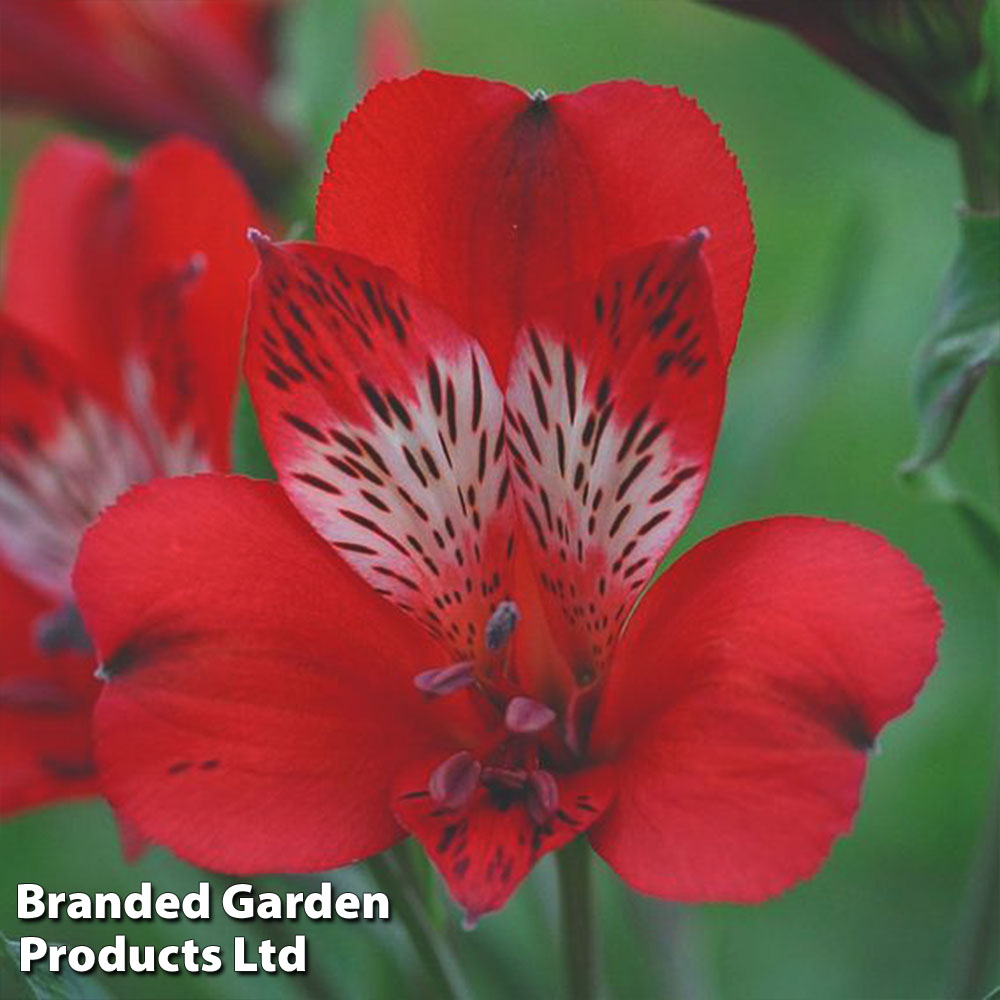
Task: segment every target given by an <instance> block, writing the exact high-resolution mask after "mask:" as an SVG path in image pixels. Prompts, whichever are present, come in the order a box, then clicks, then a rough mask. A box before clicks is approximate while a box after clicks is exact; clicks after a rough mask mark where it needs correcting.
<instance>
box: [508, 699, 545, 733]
mask: <svg viewBox="0 0 1000 1000" xmlns="http://www.w3.org/2000/svg"><path fill="white" fill-rule="evenodd" d="M555 717H556V713H555V712H553V711H552V709H551V708H549V706H548V705H543V704H542V703H541V702H540V701H535V699H534V698H524V697H521V696H518V697H517V698H511V700H510V701H509V702H508V703H507V711H506V713H505V714H504V720H503V721H504V725H505V726H506V727H507V728H508V729H509V730H510V731H511V732H512V733H538V732H541V731H542V730H543V729H545V727H546V726H549V725H551V724H552V722H554V721H555Z"/></svg>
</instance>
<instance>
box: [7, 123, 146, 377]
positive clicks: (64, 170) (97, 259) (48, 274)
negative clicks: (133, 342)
mask: <svg viewBox="0 0 1000 1000" xmlns="http://www.w3.org/2000/svg"><path fill="white" fill-rule="evenodd" d="M127 216H128V182H127V180H126V178H125V175H124V174H123V173H122V172H121V171H120V170H119V169H118V168H117V167H116V166H115V164H114V163H113V162H112V160H111V159H110V157H108V155H107V153H106V152H105V151H104V150H103V149H102V148H101V147H100V146H98V145H96V144H95V143H90V142H84V141H82V140H79V139H71V138H64V137H60V138H57V139H54V140H52V141H50V142H49V143H47V144H46V145H45V146H43V147H42V149H41V150H40V151H39V152H38V153H37V154H36V155H35V156H34V157H33V158H32V160H31V162H30V163H29V164H28V166H27V167H26V168H25V169H24V172H23V173H22V174H21V176H20V178H19V179H18V184H17V188H16V190H15V193H14V198H13V201H12V205H11V217H10V221H9V224H8V226H7V233H6V240H5V247H6V249H5V273H4V283H3V308H4V311H5V312H6V313H7V314H8V315H9V316H10V317H11V318H12V319H13V320H15V321H16V322H17V323H19V324H20V325H21V326H23V327H25V328H26V329H29V330H32V331H33V332H34V333H35V334H36V335H37V336H39V337H41V338H44V339H45V340H47V341H49V342H50V343H52V344H54V345H55V346H57V347H58V348H60V349H61V350H63V351H64V352H66V353H67V354H69V355H70V356H71V357H74V358H76V359H80V360H85V361H95V363H101V362H103V363H104V364H105V365H107V366H111V365H113V364H115V363H116V361H117V358H118V356H119V351H120V341H119V337H118V334H117V330H116V324H115V323H114V322H110V323H109V317H110V316H112V315H113V314H114V310H113V307H112V304H113V303H114V301H115V299H116V297H118V296H119V294H120V291H121V274H120V272H119V268H118V264H119V254H120V252H121V251H120V246H121V243H122V240H123V238H124V234H125V228H126V224H127Z"/></svg>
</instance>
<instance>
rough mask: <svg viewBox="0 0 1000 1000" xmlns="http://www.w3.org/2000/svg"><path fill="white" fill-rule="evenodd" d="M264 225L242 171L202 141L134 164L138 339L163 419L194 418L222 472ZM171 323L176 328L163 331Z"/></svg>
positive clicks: (152, 153) (155, 151)
mask: <svg viewBox="0 0 1000 1000" xmlns="http://www.w3.org/2000/svg"><path fill="white" fill-rule="evenodd" d="M256 221H257V210H256V208H255V206H254V204H253V201H252V199H251V197H250V194H249V192H248V191H247V188H246V186H245V185H244V183H243V181H242V180H241V179H240V177H239V175H238V174H237V173H236V172H235V170H233V169H232V168H231V167H230V166H229V165H228V164H227V163H226V162H225V161H224V160H223V159H222V158H221V157H220V156H219V155H218V154H217V153H215V152H214V151H213V150H211V149H209V148H208V147H207V146H204V145H202V144H201V143H198V142H195V141H193V140H191V139H182V138H175V139H168V140H165V141H163V142H159V143H155V144H154V145H152V146H150V147H149V148H148V149H147V150H146V151H145V152H144V153H143V155H142V156H141V157H140V158H139V159H138V160H137V161H136V163H135V166H134V168H133V170H132V203H131V220H130V232H129V239H128V244H127V253H128V263H129V267H130V271H128V272H127V273H128V274H130V275H131V278H132V281H133V283H134V287H135V288H136V293H137V296H138V302H137V310H138V316H137V322H138V329H137V331H134V332H132V331H130V332H131V337H132V341H133V343H134V342H135V338H136V336H138V339H139V343H138V345H137V346H138V348H139V354H140V357H141V358H142V360H143V362H144V363H146V364H148V365H149V367H150V369H151V373H152V376H153V379H154V381H155V384H156V389H157V393H158V400H157V409H158V411H159V414H160V419H161V421H162V422H163V423H164V424H165V425H167V429H172V428H170V426H169V425H170V423H171V421H177V420H188V421H193V422H194V424H195V426H196V427H197V428H198V430H199V432H200V433H201V435H202V437H203V439H204V443H205V445H206V446H207V448H208V450H209V454H210V457H211V460H212V465H213V466H214V467H215V468H225V467H226V466H227V465H228V459H229V437H230V428H231V426H232V418H233V407H234V399H235V393H236V385H237V381H238V377H239V357H240V350H241V342H242V333H243V321H244V317H245V314H246V308H247V295H248V288H249V283H250V277H251V275H252V274H253V271H254V268H255V266H256V255H255V254H254V252H253V248H252V247H251V246H250V245H249V243H248V241H247V239H246V233H247V229H248V228H249V227H250V226H252V225H253V224H254V223H255V222H256ZM192 265H193V269H194V272H195V273H194V276H193V277H192V278H191V279H190V280H189V282H188V286H187V287H185V288H183V289H182V290H181V292H180V293H179V300H178V301H177V305H176V308H177V313H176V315H170V314H169V313H168V315H167V316H166V317H163V316H161V314H160V312H158V310H160V311H162V309H163V307H164V305H166V308H167V309H168V310H169V309H170V308H171V306H172V300H171V299H170V295H171V291H170V288H169V283H170V282H171V281H177V280H178V279H177V276H178V274H179V273H181V274H182V273H183V271H184V269H185V268H188V267H190V266H192ZM180 280H182V281H183V280H184V278H183V277H182V278H181V279H180ZM165 283H166V284H167V286H168V287H167V289H166V293H167V302H166V303H163V301H162V299H163V295H164V284H165ZM162 319H166V320H167V325H166V326H165V327H164V328H163V329H162V330H157V329H155V324H156V323H157V322H158V321H160V320H162ZM157 338H159V339H157ZM164 341H166V343H165V342H164Z"/></svg>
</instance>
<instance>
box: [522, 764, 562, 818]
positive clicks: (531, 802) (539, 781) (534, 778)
mask: <svg viewBox="0 0 1000 1000" xmlns="http://www.w3.org/2000/svg"><path fill="white" fill-rule="evenodd" d="M527 806H528V815H529V816H530V817H531V819H532V822H534V823H536V824H538V825H539V826H541V825H542V824H543V823H547V822H548V821H549V820H550V819H551V818H552V814H553V813H554V812H555V811H556V809H558V808H559V785H558V783H557V782H556V779H555V777H554V776H553V774H552V772H551V771H544V770H538V771H532V772H531V774H529V775H528V802H527Z"/></svg>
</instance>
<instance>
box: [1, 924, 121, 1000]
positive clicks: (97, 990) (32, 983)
mask: <svg viewBox="0 0 1000 1000" xmlns="http://www.w3.org/2000/svg"><path fill="white" fill-rule="evenodd" d="M0 996H2V997H3V1000H106V998H107V996H108V994H107V993H105V991H104V990H103V989H102V988H101V987H100V986H98V985H97V983H96V982H94V980H93V979H90V978H89V977H87V976H81V975H79V974H78V973H76V972H73V971H71V970H69V969H66V970H65V971H63V972H49V970H48V968H47V967H46V968H35V969H33V970H32V971H31V972H30V973H24V972H22V971H21V942H20V941H10V940H8V939H7V938H6V937H4V936H3V935H2V934H0Z"/></svg>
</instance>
